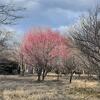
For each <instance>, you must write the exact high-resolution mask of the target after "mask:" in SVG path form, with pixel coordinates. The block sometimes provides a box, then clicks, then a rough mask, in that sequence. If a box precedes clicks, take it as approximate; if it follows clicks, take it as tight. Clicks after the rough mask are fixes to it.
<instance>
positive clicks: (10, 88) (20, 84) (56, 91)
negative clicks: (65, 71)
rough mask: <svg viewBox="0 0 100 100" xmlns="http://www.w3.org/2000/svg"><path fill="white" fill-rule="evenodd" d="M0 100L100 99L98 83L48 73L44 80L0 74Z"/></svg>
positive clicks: (99, 85) (34, 77)
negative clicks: (70, 80) (57, 76)
mask: <svg viewBox="0 0 100 100" xmlns="http://www.w3.org/2000/svg"><path fill="white" fill-rule="evenodd" d="M0 100H100V83H99V82H97V81H95V80H93V81H86V80H85V79H82V80H80V79H77V80H76V79H73V81H72V84H69V80H68V79H67V77H65V76H64V77H61V78H60V80H59V81H56V77H54V76H52V75H49V76H47V78H46V79H45V81H44V82H37V81H36V76H24V77H21V76H17V75H16V76H2V75H1V76H0Z"/></svg>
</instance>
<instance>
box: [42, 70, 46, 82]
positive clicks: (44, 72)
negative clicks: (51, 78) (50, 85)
mask: <svg viewBox="0 0 100 100" xmlns="http://www.w3.org/2000/svg"><path fill="white" fill-rule="evenodd" d="M45 77H46V70H45V69H44V70H43V74H42V81H44V78H45Z"/></svg>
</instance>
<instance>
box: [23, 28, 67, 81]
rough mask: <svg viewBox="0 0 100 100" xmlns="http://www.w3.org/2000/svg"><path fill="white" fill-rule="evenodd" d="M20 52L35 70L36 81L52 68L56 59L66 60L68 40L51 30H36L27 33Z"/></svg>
mask: <svg viewBox="0 0 100 100" xmlns="http://www.w3.org/2000/svg"><path fill="white" fill-rule="evenodd" d="M21 52H22V53H23V55H24V59H25V62H26V63H27V64H30V65H31V66H33V67H34V68H35V71H36V73H37V75H38V81H40V80H41V76H42V80H44V78H45V76H46V75H47V73H48V72H49V71H51V70H52V69H54V68H53V66H52V65H53V62H55V61H54V60H55V59H57V58H66V57H67V55H68V52H69V48H68V40H67V39H65V38H64V37H63V36H62V35H60V34H59V32H55V31H52V30H51V29H48V28H46V29H43V28H37V29H33V30H31V31H30V32H28V33H27V34H26V35H25V36H24V39H23V41H22V45H21Z"/></svg>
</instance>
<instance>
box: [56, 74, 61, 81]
mask: <svg viewBox="0 0 100 100" xmlns="http://www.w3.org/2000/svg"><path fill="white" fill-rule="evenodd" d="M59 77H60V74H59V73H58V74H57V81H59Z"/></svg>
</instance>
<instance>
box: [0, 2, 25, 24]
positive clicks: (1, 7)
mask: <svg viewBox="0 0 100 100" xmlns="http://www.w3.org/2000/svg"><path fill="white" fill-rule="evenodd" d="M24 9H25V8H22V7H17V6H16V5H15V4H3V3H0V25H2V24H3V25H7V24H15V22H16V21H17V20H18V19H20V18H23V16H22V15H21V14H20V12H22V11H23V10H24Z"/></svg>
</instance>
